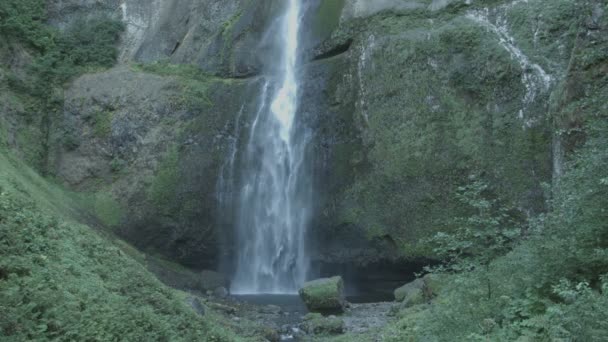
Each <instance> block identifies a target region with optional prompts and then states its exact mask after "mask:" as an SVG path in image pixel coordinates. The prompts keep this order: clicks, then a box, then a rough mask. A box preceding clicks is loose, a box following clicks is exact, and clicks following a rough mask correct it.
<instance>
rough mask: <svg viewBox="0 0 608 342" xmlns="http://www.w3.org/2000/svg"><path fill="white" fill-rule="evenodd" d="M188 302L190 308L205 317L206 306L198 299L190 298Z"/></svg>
mask: <svg viewBox="0 0 608 342" xmlns="http://www.w3.org/2000/svg"><path fill="white" fill-rule="evenodd" d="M186 302H187V303H188V304H189V305H190V307H191V308H192V309H193V310H194V311H195V312H196V313H197V314H199V315H200V316H205V306H204V305H203V303H201V301H200V300H199V299H198V298H196V297H188V298H187V299H186Z"/></svg>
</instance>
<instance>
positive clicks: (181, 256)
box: [50, 66, 251, 268]
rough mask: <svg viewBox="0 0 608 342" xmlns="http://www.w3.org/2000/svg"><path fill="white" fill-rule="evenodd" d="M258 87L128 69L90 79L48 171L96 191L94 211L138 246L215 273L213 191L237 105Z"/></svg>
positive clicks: (55, 137) (71, 97)
mask: <svg viewBox="0 0 608 342" xmlns="http://www.w3.org/2000/svg"><path fill="white" fill-rule="evenodd" d="M250 86H251V84H250V83H248V82H241V81H232V80H223V79H206V80H200V81H191V80H187V79H186V80H185V79H183V78H179V77H176V76H175V77H173V76H160V75H157V74H153V73H145V72H142V71H141V70H137V69H134V68H133V67H129V66H119V67H116V68H114V69H112V70H109V71H106V72H102V73H98V74H91V75H85V76H82V77H81V78H79V79H78V80H76V81H75V82H74V83H73V85H72V86H71V87H70V88H69V90H68V91H67V93H66V103H65V110H64V112H63V114H62V115H61V116H60V117H58V118H57V119H56V120H55V122H54V127H53V129H52V130H51V131H52V132H53V133H52V136H51V142H52V144H51V146H52V148H51V151H50V168H51V169H52V170H54V173H55V175H56V176H57V177H58V178H59V179H61V180H63V182H64V183H65V184H67V185H69V186H70V187H71V188H73V189H76V190H78V191H81V192H85V193H87V192H94V193H96V195H95V198H94V199H93V203H92V206H93V209H94V211H95V213H96V214H97V215H98V216H99V218H100V219H101V220H102V221H103V222H104V223H105V224H106V225H108V226H111V227H112V228H114V229H115V231H116V232H117V233H118V234H119V235H121V236H123V237H125V238H126V239H127V240H129V241H131V242H132V243H133V244H135V245H136V246H138V247H140V248H141V249H143V250H149V251H151V252H154V253H161V254H163V255H165V256H167V257H169V258H171V259H172V260H176V261H178V262H180V263H182V264H184V265H187V266H191V267H195V268H203V267H214V266H215V264H216V256H217V255H218V253H219V251H218V248H219V247H218V244H219V240H218V234H217V231H216V229H215V223H216V214H217V212H218V210H217V206H216V197H215V184H216V181H217V175H218V174H219V169H220V167H221V165H222V163H223V158H224V154H225V153H227V152H226V146H227V141H228V140H229V139H231V137H230V134H231V131H230V123H231V122H232V121H231V119H232V116H233V115H235V113H238V112H239V110H240V107H241V103H240V102H236V101H233V100H232V99H234V98H246V96H247V92H248V89H249V87H250ZM198 97H200V98H198Z"/></svg>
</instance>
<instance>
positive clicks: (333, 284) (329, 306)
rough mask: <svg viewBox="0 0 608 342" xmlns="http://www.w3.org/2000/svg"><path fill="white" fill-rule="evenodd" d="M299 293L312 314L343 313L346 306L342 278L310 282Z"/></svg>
mask: <svg viewBox="0 0 608 342" xmlns="http://www.w3.org/2000/svg"><path fill="white" fill-rule="evenodd" d="M299 293H300V297H301V298H302V301H304V304H306V307H307V308H308V310H309V311H311V312H330V311H336V312H342V311H344V308H345V306H346V300H345V298H344V282H343V280H342V277H340V276H337V277H332V278H322V279H317V280H313V281H309V282H307V283H305V284H304V285H303V286H302V288H301V289H300V291H299Z"/></svg>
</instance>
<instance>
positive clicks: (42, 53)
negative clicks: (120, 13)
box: [0, 0, 124, 110]
mask: <svg viewBox="0 0 608 342" xmlns="http://www.w3.org/2000/svg"><path fill="white" fill-rule="evenodd" d="M0 18H2V20H0V35H1V36H3V37H5V38H6V39H8V40H10V41H13V42H18V43H20V44H25V45H26V47H30V48H32V49H33V51H32V52H33V57H34V58H33V61H32V63H31V64H30V65H29V68H28V69H29V70H28V71H29V72H28V75H27V76H26V77H11V78H10V85H11V87H12V88H13V89H16V90H18V91H19V92H20V93H23V94H24V95H28V96H32V97H33V98H34V100H35V101H36V102H37V103H36V104H35V105H36V107H38V108H37V109H38V110H43V109H49V108H56V106H57V105H59V104H60V103H61V96H59V97H57V96H55V92H54V88H56V87H61V86H62V85H63V84H64V83H65V82H66V81H68V80H69V79H70V78H72V77H74V76H76V75H78V74H80V73H82V72H84V71H86V70H88V69H90V68H104V67H109V66H112V65H113V64H114V63H115V60H116V57H117V53H118V51H117V49H116V43H117V41H118V39H119V37H120V34H121V33H122V31H123V29H124V27H123V24H122V23H121V22H120V21H118V20H115V19H112V18H109V17H96V18H90V19H77V20H75V21H74V22H72V23H71V24H70V26H69V27H68V28H67V29H66V30H64V31H59V30H57V29H55V28H53V27H51V26H49V25H47V24H45V19H46V2H45V1H43V0H6V1H3V2H2V4H0Z"/></svg>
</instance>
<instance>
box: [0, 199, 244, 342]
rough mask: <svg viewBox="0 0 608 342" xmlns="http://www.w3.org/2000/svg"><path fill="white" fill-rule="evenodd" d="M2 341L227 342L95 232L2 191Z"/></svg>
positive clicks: (166, 289)
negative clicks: (203, 341)
mask: <svg viewBox="0 0 608 342" xmlns="http://www.w3.org/2000/svg"><path fill="white" fill-rule="evenodd" d="M0 255H2V258H0V293H1V297H0V308H1V309H0V336H1V339H2V340H3V341H25V340H27V341H31V340H48V339H52V340H57V341H75V340H76V341H82V340H89V341H115V340H121V341H194V340H209V341H226V340H231V339H232V337H231V335H229V334H228V333H226V332H223V331H222V330H221V329H219V328H217V327H213V326H212V324H210V322H209V321H208V320H207V319H202V318H201V317H200V316H198V315H197V314H196V313H195V312H194V311H193V309H191V308H189V307H188V305H187V304H186V302H185V298H184V297H183V296H181V295H179V294H177V293H175V292H173V291H172V290H169V289H168V288H166V287H164V286H163V285H162V284H160V283H159V282H158V280H156V279H155V278H154V277H153V276H152V275H151V274H149V273H147V271H146V270H145V268H143V267H142V266H141V265H140V264H138V263H137V262H135V261H134V260H132V259H130V258H129V257H127V256H126V255H125V254H123V252H122V251H121V250H120V249H119V248H117V247H114V246H112V245H111V244H110V243H109V242H108V241H107V240H105V239H104V238H102V237H100V236H98V235H97V234H96V233H95V232H94V231H92V230H91V229H90V228H89V227H86V226H83V225H80V224H76V223H72V222H69V221H64V220H62V219H58V218H57V217H55V216H52V215H49V214H46V213H44V212H41V211H40V209H39V208H38V207H37V205H36V204H35V203H34V202H31V201H27V200H20V199H18V198H17V197H15V196H14V195H12V194H11V193H9V192H7V191H5V190H2V191H0Z"/></svg>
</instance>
